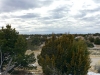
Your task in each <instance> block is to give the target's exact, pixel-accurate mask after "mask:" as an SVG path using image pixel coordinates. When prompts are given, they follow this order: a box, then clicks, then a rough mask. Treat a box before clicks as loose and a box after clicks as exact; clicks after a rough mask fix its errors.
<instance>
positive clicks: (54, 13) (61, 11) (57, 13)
mask: <svg viewBox="0 0 100 75" xmlns="http://www.w3.org/2000/svg"><path fill="white" fill-rule="evenodd" d="M68 12H69V10H68V7H66V6H61V7H58V8H56V9H54V10H51V11H49V13H50V15H51V16H50V17H51V18H52V19H60V18H63V17H65V15H66V13H68Z"/></svg>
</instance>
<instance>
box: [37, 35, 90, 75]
mask: <svg viewBox="0 0 100 75" xmlns="http://www.w3.org/2000/svg"><path fill="white" fill-rule="evenodd" d="M38 59H39V61H38V62H39V64H40V65H41V66H42V69H43V72H44V73H45V74H46V75H52V72H53V71H52V69H56V70H57V71H58V72H60V73H62V74H64V73H66V74H67V75H69V74H71V75H86V74H87V72H88V69H89V68H90V58H89V52H88V50H87V47H86V44H85V43H84V42H83V41H82V40H78V41H76V40H74V36H73V35H71V34H64V35H62V36H61V37H59V38H56V37H55V35H53V36H52V38H51V39H49V40H47V41H46V42H45V46H44V47H43V48H42V51H41V54H40V55H39V56H38ZM83 72H84V73H83Z"/></svg>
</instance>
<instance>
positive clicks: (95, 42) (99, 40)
mask: <svg viewBox="0 0 100 75" xmlns="http://www.w3.org/2000/svg"><path fill="white" fill-rule="evenodd" d="M94 44H96V45H100V38H99V37H97V38H96V39H95V40H94Z"/></svg>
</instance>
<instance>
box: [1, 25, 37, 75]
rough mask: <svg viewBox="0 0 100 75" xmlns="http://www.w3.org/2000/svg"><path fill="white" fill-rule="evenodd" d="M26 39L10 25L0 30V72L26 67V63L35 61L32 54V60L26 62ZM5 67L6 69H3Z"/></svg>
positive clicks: (4, 72)
mask: <svg viewBox="0 0 100 75" xmlns="http://www.w3.org/2000/svg"><path fill="white" fill-rule="evenodd" d="M26 50H27V43H26V39H25V38H24V37H23V36H21V35H19V33H18V32H17V31H16V30H15V29H12V28H11V26H10V25H7V26H6V28H3V27H2V29H1V30H0V63H1V64H0V72H1V73H2V74H5V75H6V73H7V72H8V71H9V72H11V70H12V69H13V70H14V68H16V67H26V66H27V67H28V64H29V63H31V62H33V61H35V58H34V55H31V56H33V59H31V60H32V61H30V62H27V61H25V60H28V59H29V58H28V56H27V55H25V52H26ZM5 68H6V69H5Z"/></svg>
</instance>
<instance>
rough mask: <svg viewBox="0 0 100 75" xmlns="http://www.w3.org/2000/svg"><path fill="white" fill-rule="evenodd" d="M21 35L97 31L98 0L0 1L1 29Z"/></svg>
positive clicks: (98, 19) (99, 25) (99, 19)
mask: <svg viewBox="0 0 100 75" xmlns="http://www.w3.org/2000/svg"><path fill="white" fill-rule="evenodd" d="M7 24H10V25H11V26H12V28H16V30H17V31H18V32H19V33H20V34H51V33H72V34H76V33H77V34H78V33H79V34H80V33H81V34H85V33H99V32H100V0H0V28H1V27H5V26H6V25H7Z"/></svg>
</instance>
